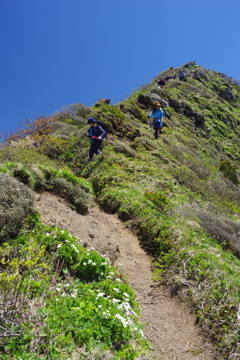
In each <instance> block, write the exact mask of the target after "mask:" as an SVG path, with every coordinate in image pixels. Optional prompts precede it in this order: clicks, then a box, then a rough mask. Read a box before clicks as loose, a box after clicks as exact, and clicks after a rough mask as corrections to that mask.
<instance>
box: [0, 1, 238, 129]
mask: <svg viewBox="0 0 240 360" xmlns="http://www.w3.org/2000/svg"><path fill="white" fill-rule="evenodd" d="M0 5H1V12H0V39H1V57H0V65H1V66H0V79H1V81H0V91H1V94H0V105H1V112H0V114H1V115H0V133H2V134H4V135H6V134H9V132H10V131H13V132H14V131H16V130H17V128H18V126H19V125H20V124H21V123H22V121H23V120H24V119H34V118H36V116H38V115H44V116H47V115H49V116H50V115H52V114H53V113H54V112H55V111H58V110H60V109H61V108H62V107H63V106H67V105H70V104H73V103H76V102H78V103H82V104H85V105H87V106H91V105H94V104H95V103H96V102H97V101H98V99H100V98H109V99H111V102H112V104H116V103H118V102H119V101H121V100H123V99H125V98H126V97H127V96H128V95H129V94H130V93H131V92H132V91H133V90H134V89H136V88H138V87H139V86H141V85H144V84H147V83H149V82H151V80H152V79H153V78H154V77H155V76H157V75H158V74H159V73H160V72H162V71H164V70H166V69H167V68H169V67H170V66H173V67H179V66H181V65H183V64H184V63H186V62H188V61H193V60H195V61H196V62H197V64H199V65H201V66H204V67H206V68H208V69H211V70H216V71H220V72H223V73H225V74H226V75H228V76H231V77H233V78H234V79H236V80H239V79H240V41H239V14H240V1H239V0H229V1H227V2H226V1H221V0H201V1H200V0H195V1H193V0H191V1H190V0H181V1H180V0H171V1H167V0H164V1H162V0H85V1H83V0H0Z"/></svg>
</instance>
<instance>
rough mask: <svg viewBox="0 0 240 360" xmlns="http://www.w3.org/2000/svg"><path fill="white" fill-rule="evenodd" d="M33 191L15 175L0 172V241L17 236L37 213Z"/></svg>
mask: <svg viewBox="0 0 240 360" xmlns="http://www.w3.org/2000/svg"><path fill="white" fill-rule="evenodd" d="M34 204H35V199H34V195H33V193H32V192H31V191H30V190H29V188H28V187H27V186H26V185H23V184H22V183H21V182H19V181H17V180H16V179H14V178H13V177H11V176H9V175H6V174H3V173H0V241H3V240H5V241H6V240H7V239H9V238H11V237H16V236H17V235H18V234H19V232H20V231H21V229H22V227H23V226H24V224H25V223H26V221H27V218H28V217H29V216H30V215H33V214H35V213H36V211H35V209H34Z"/></svg>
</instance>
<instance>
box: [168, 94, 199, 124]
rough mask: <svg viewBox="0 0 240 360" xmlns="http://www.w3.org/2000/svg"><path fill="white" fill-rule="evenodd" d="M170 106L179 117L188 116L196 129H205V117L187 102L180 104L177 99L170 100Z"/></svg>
mask: <svg viewBox="0 0 240 360" xmlns="http://www.w3.org/2000/svg"><path fill="white" fill-rule="evenodd" d="M170 106H171V107H172V108H173V109H174V110H175V111H176V112H177V113H178V114H179V115H186V116H187V117H188V118H189V119H191V121H192V123H193V125H194V126H195V127H196V128H201V129H204V127H205V120H204V115H203V114H201V113H199V112H196V111H193V110H192V109H191V107H190V105H189V104H188V103H187V102H186V101H184V102H181V103H180V102H179V101H178V100H177V99H170Z"/></svg>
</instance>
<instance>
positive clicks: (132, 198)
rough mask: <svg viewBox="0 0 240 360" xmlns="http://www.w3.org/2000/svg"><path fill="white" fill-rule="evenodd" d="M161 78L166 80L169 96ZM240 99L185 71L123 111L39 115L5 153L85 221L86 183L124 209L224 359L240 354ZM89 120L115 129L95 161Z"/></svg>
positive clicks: (219, 82) (231, 86) (149, 88)
mask: <svg viewBox="0 0 240 360" xmlns="http://www.w3.org/2000/svg"><path fill="white" fill-rule="evenodd" d="M180 70H184V71H185V72H186V75H187V76H186V81H180V80H179V78H178V74H179V71H180ZM159 77H168V81H167V83H166V85H165V89H161V88H160V87H158V86H157V80H158V78H159ZM239 96H240V86H239V82H237V81H235V80H233V79H231V78H229V77H227V76H226V75H224V74H221V73H218V72H216V71H211V70H208V69H204V68H203V67H201V66H199V65H196V64H185V65H183V66H182V67H180V68H177V69H174V68H169V69H168V70H166V71H164V72H162V73H160V74H159V76H157V77H156V78H155V79H153V81H152V82H151V83H150V84H147V85H144V86H143V87H140V88H139V89H138V90H136V91H134V92H133V94H132V95H131V96H129V97H128V98H127V99H126V100H124V101H123V102H121V103H119V104H117V105H116V106H114V105H111V103H109V101H105V100H104V99H101V100H100V101H99V102H98V103H96V104H95V105H94V106H92V107H86V106H84V105H82V104H73V105H70V106H69V107H65V108H63V109H62V111H60V112H57V113H56V114H54V116H52V117H51V118H43V119H37V120H36V121H35V122H34V123H33V124H32V126H30V127H29V126H28V127H27V128H26V129H22V130H21V131H19V132H18V133H17V134H15V135H14V136H12V137H11V138H10V139H9V140H8V143H7V144H6V145H4V146H2V147H1V151H0V160H1V172H5V173H7V174H9V175H11V176H14V177H16V178H17V179H18V180H20V181H22V182H23V183H25V184H27V185H28V186H29V187H30V188H31V189H33V190H35V191H42V190H49V191H52V192H54V193H55V194H57V195H59V196H61V197H63V198H64V199H66V200H67V201H68V202H69V204H70V206H71V207H72V208H73V209H76V210H77V211H78V212H82V213H83V214H87V212H88V211H89V208H90V206H91V205H90V202H89V201H90V199H89V197H88V196H86V194H85V192H84V191H82V189H79V188H77V186H76V184H78V185H79V184H81V185H84V187H85V189H87V188H88V187H89V185H87V182H91V184H92V186H93V191H94V197H95V201H96V202H97V203H98V205H99V206H100V207H101V209H102V210H104V211H106V212H107V213H116V214H117V215H118V217H119V219H121V220H122V221H123V222H124V223H125V226H126V227H128V228H129V229H130V230H131V231H132V232H133V233H134V234H135V235H137V237H138V239H139V242H140V244H141V246H142V248H144V249H145V250H146V251H147V252H148V253H149V254H150V255H151V257H152V258H153V259H154V267H155V277H156V278H157V279H158V281H159V282H160V283H161V285H164V286H168V289H169V291H170V292H171V294H172V295H179V296H180V297H181V298H182V299H188V300H187V301H188V302H189V304H190V306H191V308H192V309H193V311H194V313H195V316H196V322H197V324H198V326H200V328H201V329H202V330H203V331H204V333H205V334H207V336H208V337H209V339H211V340H212V342H213V343H215V344H217V352H218V355H217V358H218V360H219V359H229V360H230V359H231V360H235V359H237V358H238V357H239V313H238V311H239V310H238V306H239V301H240V296H239V287H240V283H239V279H240V277H239V275H240V261H239V257H240V239H239V233H240V225H239V216H240V191H239V185H238V183H239V176H240V164H239V159H240V146H239V145H240V144H239V142H240V140H239V124H240V122H239V118H240V102H239V99H240V98H239ZM154 101H159V102H160V103H161V104H162V105H163V107H164V109H165V111H166V116H165V118H164V123H165V126H164V129H163V133H162V135H161V137H160V138H159V139H158V140H155V139H154V136H153V130H152V129H151V124H148V119H147V115H148V113H149V112H150V110H151V109H152V105H153V103H154ZM90 116H94V117H95V118H96V119H97V120H100V121H103V122H105V124H106V125H107V127H108V139H107V140H106V141H105V142H104V144H103V149H102V153H101V155H100V156H98V157H96V159H95V161H94V162H92V163H89V162H88V148H89V139H88V138H87V137H86V135H85V134H86V128H87V125H86V119H87V118H88V117H90ZM9 161H11V163H9ZM69 169H71V171H72V172H73V173H74V174H75V175H77V177H78V178H77V179H76V177H74V175H73V174H70V173H69ZM79 177H80V178H81V179H79ZM85 180H86V182H85V183H84V181H85ZM4 236H7V233H6V232H5V233H4ZM186 356H188V355H186Z"/></svg>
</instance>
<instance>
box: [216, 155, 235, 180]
mask: <svg viewBox="0 0 240 360" xmlns="http://www.w3.org/2000/svg"><path fill="white" fill-rule="evenodd" d="M219 170H220V171H222V172H223V174H224V176H225V177H226V178H227V179H228V180H230V181H231V182H232V183H233V184H235V185H238V178H237V173H236V169H235V168H234V166H233V165H232V164H231V162H230V161H228V160H221V162H220V165H219Z"/></svg>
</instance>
